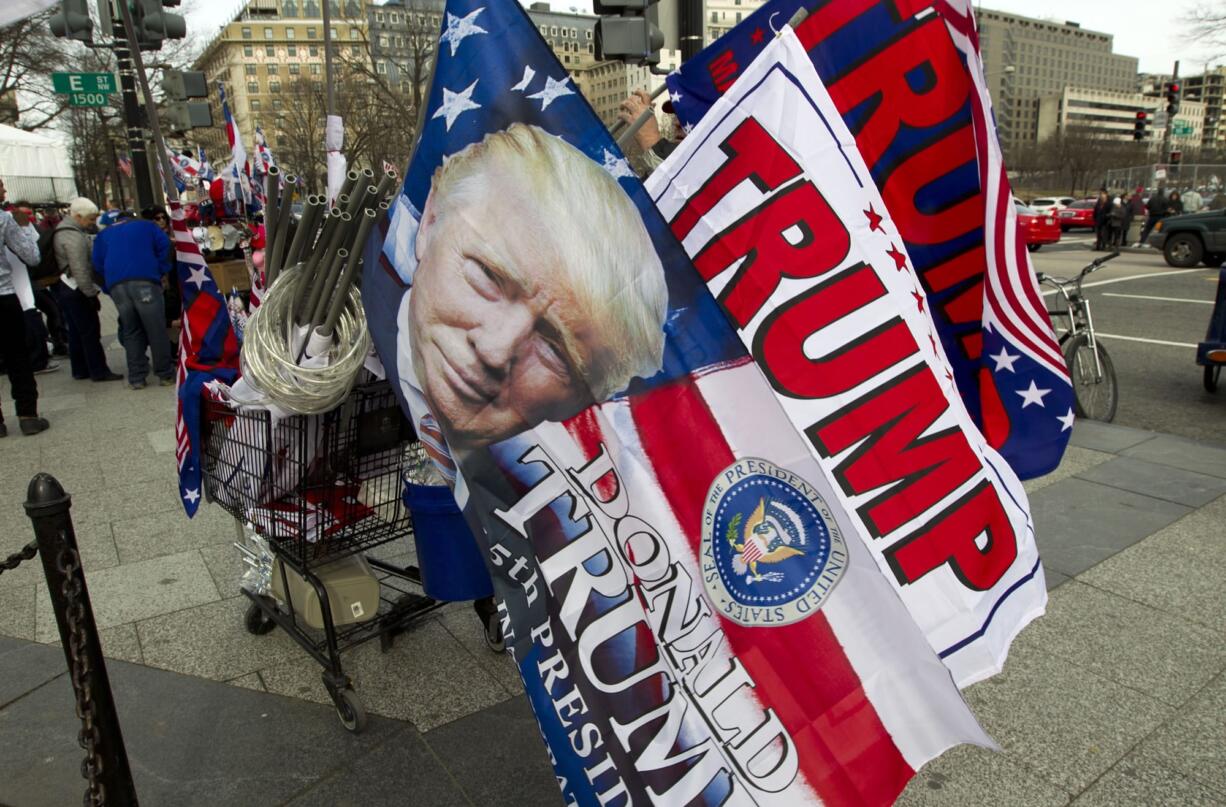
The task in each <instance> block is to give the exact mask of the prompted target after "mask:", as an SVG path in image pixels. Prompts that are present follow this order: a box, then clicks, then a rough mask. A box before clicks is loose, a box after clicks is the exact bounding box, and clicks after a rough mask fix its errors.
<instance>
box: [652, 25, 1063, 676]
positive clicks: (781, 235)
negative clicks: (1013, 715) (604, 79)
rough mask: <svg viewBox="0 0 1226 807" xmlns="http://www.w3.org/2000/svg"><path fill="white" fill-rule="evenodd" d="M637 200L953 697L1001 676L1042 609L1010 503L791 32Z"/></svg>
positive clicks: (877, 206)
mask: <svg viewBox="0 0 1226 807" xmlns="http://www.w3.org/2000/svg"><path fill="white" fill-rule="evenodd" d="M647 189H648V192H649V193H651V195H652V197H653V198H654V199H655V200H656V204H657V206H658V208H659V210H660V212H661V213H662V214H663V215H664V217H665V218H666V219H668V220H669V222H670V224H671V227H672V230H673V234H674V235H675V236H676V237H677V238H678V239H680V241H681V243H682V244H683V245H684V247H685V248H686V250H687V252H688V253H689V255H690V256H691V258H692V259H693V261H694V266H695V267H696V268H697V270H698V272H699V274H700V275H701V276H702V277H703V278H704V279H705V280H706V281H707V284H708V287H709V288H710V290H711V292H712V294H714V295H715V296H716V298H717V299H718V300H719V302H720V304H721V305H722V306H723V308H724V310H725V311H727V313H728V316H729V318H730V319H731V320H732V321H733V322H734V323H735V325H736V327H737V328H738V330H739V331H740V334H741V338H742V340H743V341H744V343H745V346H746V348H748V350H749V352H750V354H751V355H752V356H753V359H754V361H755V362H757V364H758V366H759V367H760V368H761V369H762V371H763V372H764V373H765V375H766V378H767V379H768V380H769V382H770V385H771V387H772V388H773V390H774V393H775V395H776V397H777V399H778V402H779V404H780V405H781V406H782V407H783V409H784V411H785V412H786V413H787V416H788V418H789V419H790V420H791V422H792V424H793V425H794V426H795V428H796V429H797V431H798V432H800V433H801V434H803V435H804V439H805V441H806V442H807V443H808V445H809V447H810V449H811V451H812V452H813V456H814V457H815V458H816V459H817V461H818V462H819V464H820V465H821V467H822V469H823V471H824V473H825V475H826V478H827V479H828V480H830V482H831V485H832V488H833V490H834V491H835V492H836V495H837V496H838V497H839V499H840V502H841V505H842V507H843V509H844V510H845V511H846V512H847V514H848V517H849V519H850V520H851V522H852V523H853V525H854V535H855V536H856V537H857V538H858V539H859V540H861V541H862V542H863V543H864V545H865V547H866V548H867V549H869V551H871V552H872V553H873V556H874V557H875V558H876V560H877V563H878V565H879V566H880V568H881V570H882V572H883V573H884V574H885V575H886V576H887V577H888V578H889V579H890V580H891V581H892V582H893V583H894V585H895V586H896V588H897V590H898V593H899V595H900V596H901V597H902V599H903V601H904V602H905V603H906V604H907V607H908V609H909V610H910V612H911V616H912V617H913V618H914V619H915V621H916V622H917V624H919V626H920V627H921V628H922V629H923V630H924V633H925V634H926V635H927V637H928V641H929V642H930V643H931V645H932V647H933V649H934V650H936V651H937V652H938V654H939V655H940V656H941V658H942V659H944V660H945V663H946V664H947V665H948V666H949V669H950V671H951V672H952V673H953V675H954V678H955V680H957V681H958V682H959V684H962V685H966V684H969V683H973V682H974V681H977V680H980V679H982V678H985V677H987V676H989V675H992V674H994V673H996V672H998V671H999V670H1000V668H1001V666H1002V665H1003V663H1004V658H1005V654H1006V652H1007V650H1008V647H1009V644H1010V642H1011V641H1012V640H1013V637H1014V636H1015V635H1016V634H1017V632H1018V631H1020V630H1021V629H1022V628H1023V627H1024V626H1025V625H1026V624H1028V623H1029V622H1030V621H1031V620H1032V619H1034V618H1035V617H1037V616H1039V615H1041V614H1042V613H1043V609H1044V607H1045V605H1046V602H1047V594H1046V585H1045V582H1044V577H1043V569H1042V566H1041V564H1040V563H1039V556H1038V549H1037V547H1036V545H1035V541H1034V531H1033V527H1032V524H1031V521H1030V514H1029V509H1028V504H1027V501H1026V493H1025V491H1024V490H1023V489H1022V485H1021V482H1020V481H1019V480H1018V478H1017V476H1016V475H1015V474H1014V473H1013V471H1012V469H1010V467H1009V465H1008V463H1006V462H1005V461H1004V460H1003V459H1002V458H1001V456H1000V455H999V454H998V453H997V452H996V451H995V450H994V449H993V448H992V447H991V446H990V445H988V443H987V441H986V440H985V439H984V438H983V435H982V434H981V433H980V432H979V430H978V429H977V428H976V427H975V424H974V423H973V422H972V420H971V417H970V415H969V413H968V412H967V411H966V407H965V406H964V405H963V404H962V401H961V399H960V398H959V396H958V391H957V388H956V387H955V385H954V380H953V379H954V375H953V370H952V367H951V366H950V364H949V362H948V360H947V358H946V355H945V353H946V352H945V350H944V348H943V346H942V345H941V342H940V340H939V339H938V338H937V333H936V327H935V323H934V321H933V318H932V315H931V311H930V305H929V298H928V297H927V295H925V294H924V292H923V290H922V288H921V286H920V283H919V278H918V276H917V272H916V271H915V270H914V267H913V265H912V262H911V259H910V258H909V256H908V254H907V252H906V250H905V248H904V247H903V246H902V243H903V239H902V238H901V237H900V234H899V227H898V225H897V223H896V222H894V221H893V220H892V218H891V216H890V215H889V211H888V210H887V207H886V205H885V204H883V202H882V200H881V196H880V194H878V192H877V189H876V186H875V185H874V184H873V182H872V179H871V176H870V172H869V169H868V167H867V166H866V165H865V163H864V161H863V159H862V158H861V156H860V153H859V151H858V149H857V148H856V142H855V140H854V138H853V137H852V135H851V132H849V131H848V130H847V127H846V126H845V125H844V123H843V120H842V118H841V117H840V115H839V113H838V110H837V109H836V108H835V106H834V103H833V101H832V100H831V98H830V96H829V94H828V93H827V92H826V91H825V88H824V87H823V86H822V83H821V80H820V79H819V78H818V76H817V73H816V72H815V71H814V69H813V65H812V63H811V62H810V61H809V59H808V57H807V56H806V54H805V51H804V49H803V47H802V46H801V44H800V42H799V41H798V39H797V36H796V35H795V33H794V32H793V31H792V30H791V29H790V28H785V29H784V32H783V34H781V35H780V37H779V38H778V39H777V40H775V41H773V42H772V43H771V44H770V45H768V46H767V47H766V49H765V50H764V51H763V53H762V54H761V55H760V56H759V57H758V58H757V59H756V60H755V61H754V62H753V64H751V65H750V66H749V68H748V69H747V70H746V71H745V72H744V73H743V74H742V76H741V78H740V79H738V80H737V82H736V83H735V84H734V85H733V86H732V87H731V88H730V89H729V90H728V91H727V93H725V94H724V95H723V96H722V97H721V98H720V99H719V100H717V101H716V103H715V105H714V106H713V107H712V108H711V110H710V111H709V112H708V113H707V115H706V116H704V118H703V120H702V122H701V123H700V124H699V125H698V127H697V128H695V129H694V130H693V131H692V132H691V133H690V134H689V136H688V137H686V138H685V140H683V141H682V142H681V144H680V145H679V146H678V147H677V150H676V151H675V152H674V153H673V155H672V156H671V157H670V158H669V159H668V160H667V161H665V162H664V163H663V164H662V165H661V166H660V167H659V168H657V169H656V171H655V173H653V174H652V175H651V177H650V179H649V180H648V182H647Z"/></svg>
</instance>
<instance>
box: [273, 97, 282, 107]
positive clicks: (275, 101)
mask: <svg viewBox="0 0 1226 807" xmlns="http://www.w3.org/2000/svg"><path fill="white" fill-rule="evenodd" d="M272 108H273V109H280V108H281V99H280V98H274V99H272Z"/></svg>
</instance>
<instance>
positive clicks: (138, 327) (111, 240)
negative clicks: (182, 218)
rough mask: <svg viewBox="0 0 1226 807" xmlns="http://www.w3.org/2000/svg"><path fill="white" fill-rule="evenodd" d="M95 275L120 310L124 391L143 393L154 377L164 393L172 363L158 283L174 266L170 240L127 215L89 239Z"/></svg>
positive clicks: (172, 374)
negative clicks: (125, 375)
mask: <svg viewBox="0 0 1226 807" xmlns="http://www.w3.org/2000/svg"><path fill="white" fill-rule="evenodd" d="M93 258H94V269H95V270H97V271H98V272H99V273H100V274H101V275H102V288H103V291H105V292H106V293H107V294H109V295H111V300H113V301H114V303H115V308H117V309H118V310H119V341H120V342H121V343H122V344H123V349H124V352H125V353H126V354H127V358H128V386H129V387H131V388H132V389H144V388H145V380H146V378H147V377H148V375H149V359H148V356H147V355H146V350H148V352H149V353H152V354H153V372H154V374H156V375H157V377H158V379H159V380H160V383H161V384H162V386H164V387H168V386H171V385H172V384H174V383H175V378H174V377H175V368H174V358H173V357H172V355H171V349H170V339H169V338H168V337H167V336H166V311H165V306H164V304H163V302H162V283H163V278H164V277H165V276H166V275H167V274H169V273H170V270H171V267H172V265H173V258H172V250H171V245H170V239H169V238H167V237H166V233H164V232H163V231H162V228H160V227H158V226H157V225H156V224H154V223H153V222H152V221H146V220H144V219H135V218H132V217H131V214H127V217H126V218H123V219H122V220H121V221H120V222H119V223H117V224H114V225H112V226H110V227H107V228H106V229H105V230H103V231H102V232H101V233H99V234H98V237H97V238H95V239H94V254H93Z"/></svg>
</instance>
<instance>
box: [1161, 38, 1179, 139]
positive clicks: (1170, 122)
mask: <svg viewBox="0 0 1226 807" xmlns="http://www.w3.org/2000/svg"><path fill="white" fill-rule="evenodd" d="M1178 82H1179V61H1178V60H1176V62H1175V69H1174V70H1173V71H1171V83H1172V84H1178ZM1174 128H1175V114H1174V113H1172V112H1170V111H1169V110H1168V112H1167V116H1166V127H1165V128H1164V129H1163V130H1162V162H1166V161H1167V160H1169V159H1170V158H1171V131H1172V130H1173V129H1174Z"/></svg>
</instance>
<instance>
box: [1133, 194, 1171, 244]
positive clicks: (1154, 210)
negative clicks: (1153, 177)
mask: <svg viewBox="0 0 1226 807" xmlns="http://www.w3.org/2000/svg"><path fill="white" fill-rule="evenodd" d="M1168 204H1169V200H1168V199H1167V196H1166V188H1164V187H1163V186H1161V185H1159V186H1158V189H1157V190H1155V191H1153V192H1151V193H1150V194H1149V200H1148V201H1147V202H1146V203H1145V212H1146V214H1147V215H1146V216H1145V226H1144V227H1143V228H1142V229H1141V240H1140V241H1138V242H1137V246H1139V247H1143V246H1148V244H1149V234H1150V232H1152V231H1153V229H1154V225H1155V224H1157V223H1158V222H1159V221H1160V220H1161V219H1162V217H1163V216H1165V215H1166V209H1167V205H1168Z"/></svg>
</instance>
